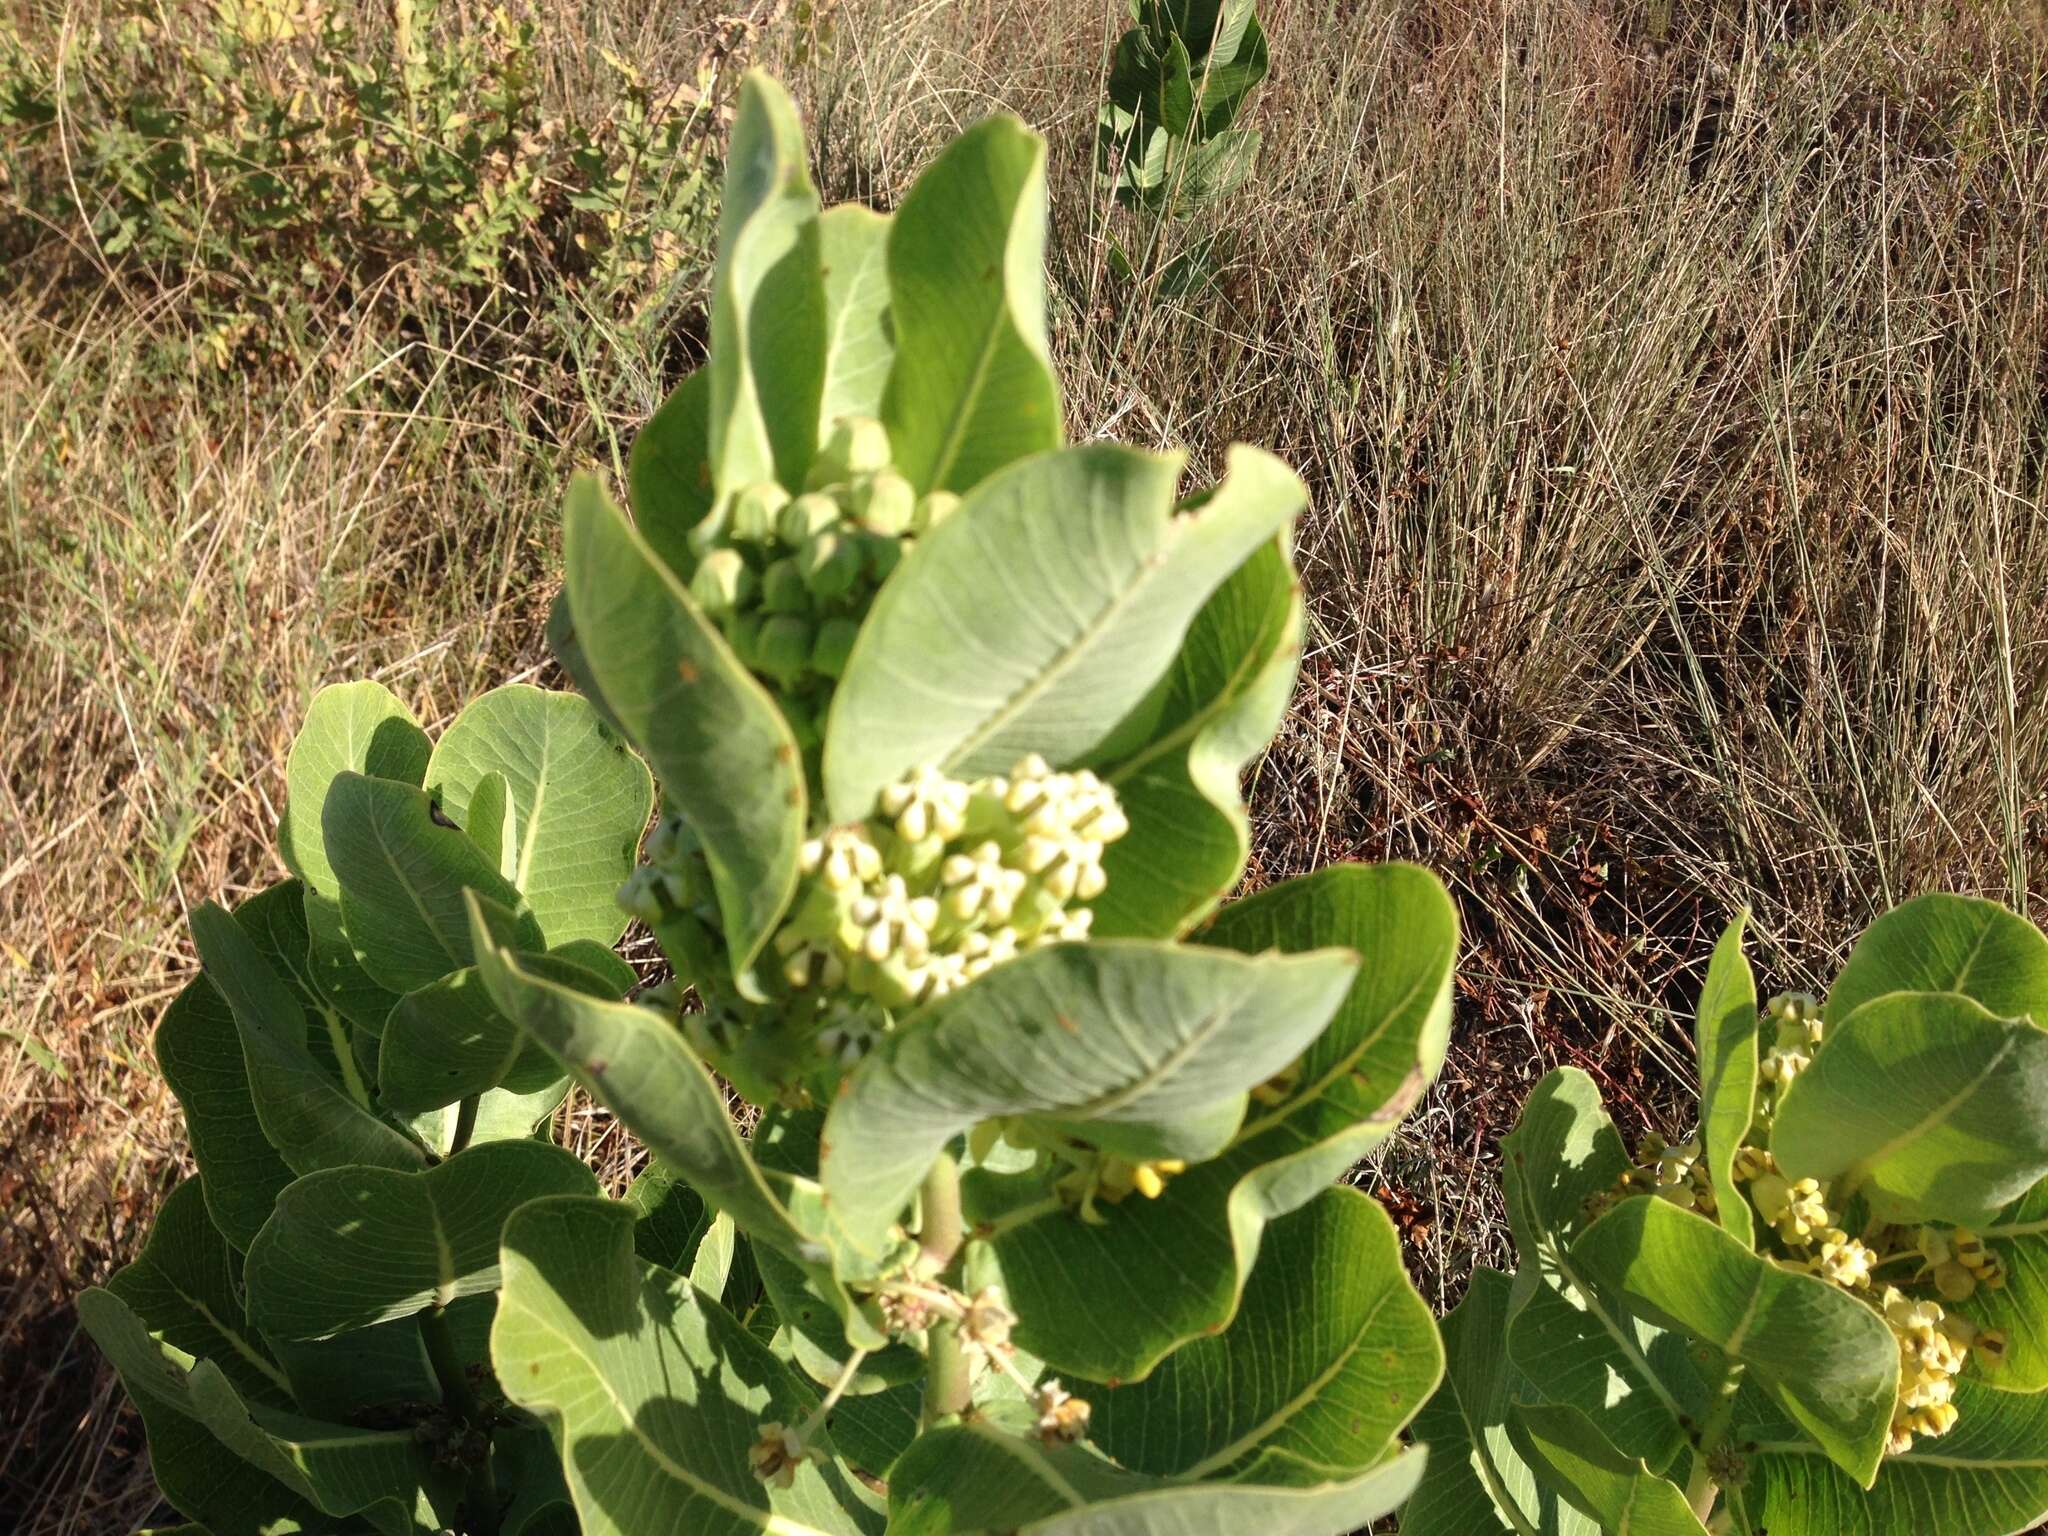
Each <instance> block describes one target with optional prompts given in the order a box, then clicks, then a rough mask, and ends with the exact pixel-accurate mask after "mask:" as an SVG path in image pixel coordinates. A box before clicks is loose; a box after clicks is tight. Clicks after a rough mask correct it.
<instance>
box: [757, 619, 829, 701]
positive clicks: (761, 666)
mask: <svg viewBox="0 0 2048 1536" xmlns="http://www.w3.org/2000/svg"><path fill="white" fill-rule="evenodd" d="M813 638H814V637H813V636H812V634H811V626H810V625H809V624H807V623H805V622H804V621H803V620H802V619H800V618H798V617H797V616H796V615H795V614H792V613H783V614H777V615H776V616H775V617H774V618H772V619H769V620H768V621H767V622H766V623H765V624H763V625H762V626H761V638H760V640H759V642H758V643H757V645H756V647H755V658H754V669H755V670H756V671H759V672H765V673H767V674H768V675H769V676H770V677H772V678H774V679H775V680H776V682H777V683H779V684H781V685H782V687H784V688H790V687H793V686H794V685H795V683H796V681H797V679H798V678H800V677H802V676H803V673H804V669H805V668H806V667H807V666H809V665H810V661H811V643H812V640H813Z"/></svg>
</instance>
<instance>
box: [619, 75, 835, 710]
mask: <svg viewBox="0 0 2048 1536" xmlns="http://www.w3.org/2000/svg"><path fill="white" fill-rule="evenodd" d="M824 350H825V294H824V283H823V278H822V274H821V271H820V266H819V256H818V194H817V192H816V191H815V190H814V189H813V188H812V186H811V181H810V173H809V171H808V169H807V166H806V156H805V153H804V142H803V129H802V126H801V125H800V124H799V123H798V121H797V116H796V108H795V106H794V105H793V104H792V103H791V101H790V99H789V96H788V94H787V93H786V92H785V91H784V90H783V89H782V87H781V86H780V85H778V84H776V83H775V82H774V81H773V80H771V79H769V78H768V77H767V76H766V75H764V74H761V73H760V72H758V71H754V72H750V73H749V74H748V75H747V76H746V77H745V79H744V80H743V81H742V83H741V87H740V99H739V106H738V110H737V112H736V114H735V116H734V120H733V133H732V142H731V146H730V149H729V152H728V154H727V156H726V163H725V188H724V194H723V198H722V200H721V206H720V209H719V221H718V266H717V271H716V275H715V277H714V279H713V284H712V293H711V360H710V362H709V363H708V364H706V368H707V370H708V371H709V373H710V375H711V400H710V407H711V408H710V413H709V417H708V425H709V446H710V459H711V473H712V486H713V490H714V493H715V495H717V496H725V495H729V494H730V493H732V492H733V491H736V490H739V489H741V488H742V487H744V486H748V485H753V484H755V483H757V482H759V481H764V480H780V481H781V482H782V483H783V484H784V485H787V486H791V487H801V486H802V484H803V480H804V471H805V470H806V469H808V468H809V466H810V461H811V455H812V453H813V452H814V451H815V450H816V448H817V446H818V398H819V391H820V389H821V387H822V385H823V377H824ZM607 692H609V690H607Z"/></svg>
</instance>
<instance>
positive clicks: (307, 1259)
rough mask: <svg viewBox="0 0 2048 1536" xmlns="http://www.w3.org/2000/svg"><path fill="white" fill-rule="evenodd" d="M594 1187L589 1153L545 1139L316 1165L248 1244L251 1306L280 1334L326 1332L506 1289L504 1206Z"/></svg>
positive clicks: (260, 1322) (511, 1207) (262, 1321)
mask: <svg viewBox="0 0 2048 1536" xmlns="http://www.w3.org/2000/svg"><path fill="white" fill-rule="evenodd" d="M596 1193H597V1179H596V1176H595V1175H594V1174H592V1173H591V1172H590V1170H589V1169H588V1168H586V1167H585V1166H584V1165H583V1162H582V1160H581V1159H580V1158H578V1157H577V1156H575V1154H573V1153H571V1152H568V1151H565V1150H563V1149H562V1148H560V1147H553V1146H548V1145H546V1144H545V1143H543V1142H538V1141H496V1142H490V1143H486V1144H484V1145H482V1146H472V1147H469V1148H467V1149H466V1150H464V1151H462V1152H459V1153H457V1154H456V1155H455V1156H454V1157H452V1158H449V1159H448V1160H447V1161H446V1162H444V1163H440V1164H437V1165H436V1166H435V1167H432V1168H428V1169H425V1170H424V1171H421V1172H418V1173H398V1172H394V1171H392V1170H390V1169H385V1168H330V1169H327V1170H325V1171H323V1172H320V1173H314V1174H309V1175H308V1176H307V1177H305V1178H303V1179H300V1180H299V1181H298V1182H297V1183H296V1184H294V1185H292V1187H291V1188H289V1189H287V1190H286V1191H285V1192H284V1193H283V1194H282V1195H281V1196H279V1197H278V1202H277V1209H276V1210H275V1211H274V1212H272V1213H271V1217H270V1220H269V1221H268V1222H267V1223H265V1225H264V1228H263V1230H262V1231H261V1232H260V1233H258V1234H257V1237H256V1241H255V1242H254V1243H252V1244H250V1246H249V1264H248V1285H249V1315H250V1317H251V1318H252V1319H253V1320H254V1322H255V1323H256V1324H257V1326H258V1327H260V1328H262V1329H263V1330H264V1331H265V1332H267V1333H270V1334H274V1335H277V1336H278V1337H281V1338H288V1339H321V1338H328V1337H331V1336H333V1335H335V1334H338V1333H343V1332H346V1331H348V1330H350V1329H357V1328H368V1327H372V1326H374V1325H376V1324H378V1323H386V1322H391V1321H392V1320H394V1319H396V1318H401V1317H409V1316H411V1315H412V1314H413V1313H415V1312H419V1311H423V1310H425V1309H426V1308H428V1307H445V1306H447V1305H449V1304H450V1303H452V1302H454V1301H456V1300H458V1299H460V1298H461V1297H464V1296H475V1295H481V1294H483V1293H486V1292H489V1291H492V1290H495V1289H496V1288H497V1284H498V1236H499V1233H500V1232H501V1231H502V1230H503V1228H504V1225H505V1219H506V1217H507V1216H509V1215H510V1214H511V1213H512V1212H513V1211H514V1210H516V1209H517V1208H518V1207H519V1206H520V1205H521V1204H522V1203H524V1202H525V1201H527V1200H532V1199H538V1198H540V1197H542V1196H545V1195H564V1194H593V1195H594V1194H596Z"/></svg>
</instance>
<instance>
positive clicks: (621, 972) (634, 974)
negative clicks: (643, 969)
mask: <svg viewBox="0 0 2048 1536" xmlns="http://www.w3.org/2000/svg"><path fill="white" fill-rule="evenodd" d="M548 957H549V958H550V959H553V960H559V961H562V962H563V963H564V964H567V965H574V966H578V967H580V968H581V969H583V970H586V971H588V972H589V973H590V974H591V975H593V976H595V977H597V979H598V980H600V981H602V982H603V983H604V984H605V989H606V991H607V992H608V993H609V995H611V996H612V997H624V996H625V995H626V994H627V993H628V992H630V991H632V990H633V989H634V988H635V987H637V986H639V985H640V973H639V972H638V971H636V970H634V969H633V962H632V961H630V960H628V959H627V958H626V957H625V956H624V955H622V954H620V953H619V952H618V951H617V950H615V949H613V948H612V947H611V946H610V945H608V944H598V943H594V942H593V941H591V940H589V939H571V940H570V941H569V942H568V943H567V944H557V945H555V946H554V948H552V949H550V950H549V951H548Z"/></svg>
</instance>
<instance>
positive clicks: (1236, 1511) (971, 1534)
mask: <svg viewBox="0 0 2048 1536" xmlns="http://www.w3.org/2000/svg"><path fill="white" fill-rule="evenodd" d="M1423 1463H1424V1454H1423V1453H1422V1452H1420V1451H1406V1452H1400V1453H1397V1454H1395V1455H1394V1456H1392V1457H1390V1458H1389V1459H1387V1460H1386V1461H1384V1462H1382V1463H1381V1464H1380V1465H1379V1466H1377V1467H1374V1468H1373V1469H1372V1470H1371V1471H1368V1472H1365V1473H1363V1474H1361V1475H1359V1476H1357V1477H1354V1478H1351V1479H1349V1480H1347V1481H1343V1482H1329V1483H1321V1484H1316V1485H1313V1486H1306V1487H1273V1486H1260V1485H1256V1484H1252V1483H1243V1482H1239V1483H1232V1482H1208V1483H1176V1482H1169V1481H1164V1480H1161V1479H1157V1478H1151V1477H1145V1476H1143V1475H1141V1474H1138V1473H1134V1472H1128V1471H1125V1470H1123V1469H1121V1468H1119V1467H1116V1466H1113V1465H1112V1464H1110V1463H1109V1462H1106V1461H1104V1460H1103V1459H1102V1458H1101V1457H1100V1456H1098V1455H1096V1454H1095V1453H1093V1452H1092V1451H1090V1450H1089V1449H1087V1448H1085V1447H1079V1446H1066V1447H1061V1448H1058V1449H1047V1448H1046V1447H1044V1446H1041V1445H1039V1444H1038V1443H1037V1442H1036V1441H1033V1440H1026V1439H1023V1438H1021V1437H1018V1436H1015V1435H1009V1434H1005V1433H1004V1432H1003V1431H1001V1430H1000V1429H997V1428H995V1427H994V1426H992V1425H987V1424H978V1425H962V1426H959V1427H955V1428H946V1429H939V1430H935V1431H931V1432H928V1433H927V1434H926V1435H924V1436H923V1437H921V1438H920V1439H919V1440H918V1442H917V1443H916V1444H915V1445H914V1446H912V1447H911V1449H910V1451H909V1453H908V1454H906V1455H905V1456H904V1457H903V1459H902V1460H900V1461H898V1462H897V1464H896V1466H895V1467H894V1468H893V1469H892V1471H891V1475H890V1482H889V1536H980V1533H987V1536H998V1533H1000V1536H1236V1533H1239V1532H1246V1531H1256V1532H1258V1533H1260V1536H1348V1533H1350V1532H1352V1531H1354V1530H1356V1529H1358V1528H1360V1527H1363V1526H1366V1525H1369V1524H1370V1523H1371V1522H1372V1521H1374V1520H1376V1519H1378V1518H1379V1517H1380V1516H1382V1515H1384V1514H1386V1513H1387V1512H1388V1511H1390V1510H1392V1509H1394V1508H1396V1507H1397V1506H1398V1505H1399V1504H1400V1503H1401V1501H1402V1500H1403V1499H1405V1498H1407V1496H1408V1495H1409V1493H1410V1492H1411V1491H1412V1490H1413V1488H1414V1486H1415V1484H1416V1481H1417V1480H1418V1479H1419V1478H1420V1477H1421V1475H1422V1470H1423Z"/></svg>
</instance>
